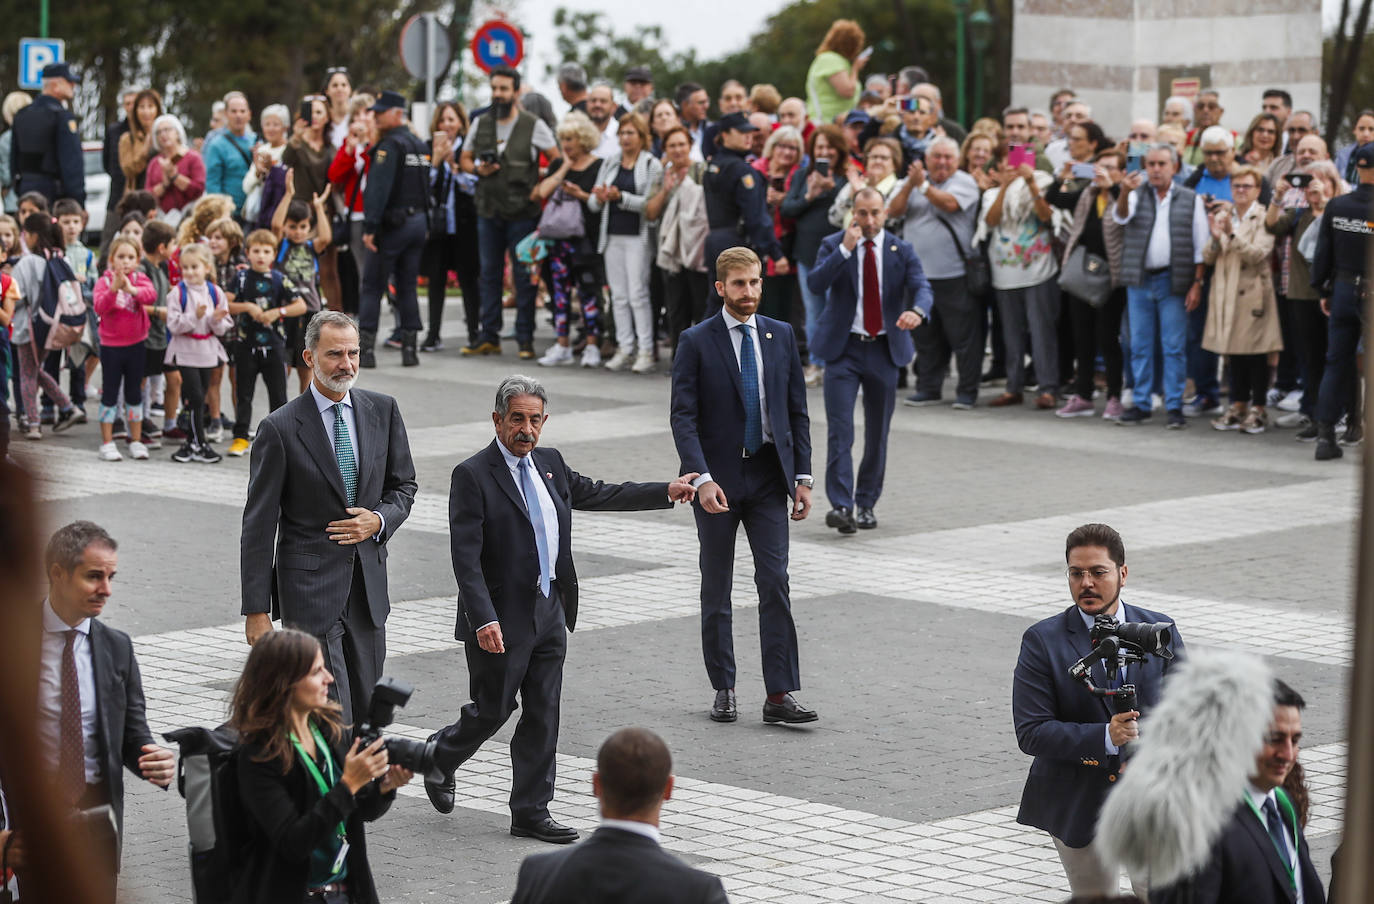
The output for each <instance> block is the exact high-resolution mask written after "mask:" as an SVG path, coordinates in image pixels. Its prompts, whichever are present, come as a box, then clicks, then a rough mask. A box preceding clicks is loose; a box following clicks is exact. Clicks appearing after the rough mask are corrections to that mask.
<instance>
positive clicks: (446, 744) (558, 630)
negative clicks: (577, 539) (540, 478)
mask: <svg viewBox="0 0 1374 904" xmlns="http://www.w3.org/2000/svg"><path fill="white" fill-rule="evenodd" d="M535 596H537V597H539V599H538V600H537V601H536V603H535V613H534V633H533V634H532V635H531V636H530V637H529V638H527V639H525V640H522V641H521V642H519V643H511V642H510V641H509V640H507V641H506V652H504V653H488V652H487V651H486V650H483V649H482V648H481V647H480V646H478V644H477V641H476V640H475V639H469V640H468V641H467V642H466V643H464V644H463V654H464V656H465V657H466V658H467V662H468V693H469V694H470V695H471V697H472V702H470V703H468V704H466V705H465V706H463V708H462V710H461V712H460V713H459V716H458V721H457V722H455V723H453V724H452V725H449V726H448V727H446V728H442V729H440V730H439V732H438V733H437V734H436V735H435V741H436V749H435V763H436V764H437V765H438V767H439V768H440V769H442V770H443V771H444V773H445V774H448V773H451V772H453V771H454V770H455V769H457V768H458V767H459V766H461V765H463V763H465V762H467V760H468V758H469V757H471V756H472V755H473V754H474V753H476V752H477V749H478V748H479V747H481V746H482V744H484V743H485V742H486V740H487V739H488V738H490V737H491V736H492V735H494V734H496V732H497V731H499V730H500V729H501V726H502V725H505V724H506V720H507V719H509V718H510V717H511V713H513V712H515V710H516V708H517V707H516V702H515V698H516V695H517V694H518V695H519V696H520V705H521V706H523V707H524V712H523V713H521V715H520V721H519V722H517V723H516V726H515V734H514V735H513V736H512V737H511V739H510V758H511V773H512V777H511V790H510V812H511V818H512V819H513V820H515V821H517V822H531V821H535V820H539V819H543V818H544V817H546V816H548V815H549V801H551V800H553V786H554V779H555V777H556V763H555V759H554V753H555V751H556V750H557V748H558V713H559V702H560V698H561V697H562V695H563V660H564V658H565V657H566V656H567V652H568V630H567V622H566V620H565V619H564V614H563V597H562V594H561V593H559V590H558V584H557V582H555V583H553V584H552V585H551V586H550V589H549V595H548V596H547V597H545V596H543V595H542V594H540V593H539V591H538V590H537V589H536V590H535ZM473 627H474V628H478V627H481V626H480V625H473Z"/></svg>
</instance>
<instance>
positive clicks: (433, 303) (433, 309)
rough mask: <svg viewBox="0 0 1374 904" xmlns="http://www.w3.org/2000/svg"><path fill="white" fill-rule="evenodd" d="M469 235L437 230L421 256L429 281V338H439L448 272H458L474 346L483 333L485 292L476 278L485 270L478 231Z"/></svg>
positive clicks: (472, 230) (469, 332) (470, 335)
mask: <svg viewBox="0 0 1374 904" xmlns="http://www.w3.org/2000/svg"><path fill="white" fill-rule="evenodd" d="M469 233H470V234H468V235H464V234H463V233H461V232H455V233H434V234H431V235H430V237H429V238H428V240H426V242H425V251H424V254H423V255H421V257H420V259H421V262H422V268H421V269H422V270H423V271H424V274H425V276H426V278H427V279H428V280H429V335H428V337H427V338H428V339H429V340H434V339H438V338H439V327H440V326H441V325H442V324H443V322H444V301H445V298H446V296H447V292H448V271H450V270H452V271H453V272H454V273H456V274H458V288H459V290H460V291H461V292H462V293H463V318H464V319H465V320H466V321H467V327H468V345H472V346H475V345H476V344H477V340H478V338H479V337H480V335H481V333H482V295H481V290H480V289H478V287H477V277H478V275H479V274H480V273H481V271H482V263H481V258H480V256H479V255H478V253H477V230H476V227H475V226H474V227H473V228H472V229H470V230H469Z"/></svg>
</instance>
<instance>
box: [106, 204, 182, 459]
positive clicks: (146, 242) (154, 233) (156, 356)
mask: <svg viewBox="0 0 1374 904" xmlns="http://www.w3.org/2000/svg"><path fill="white" fill-rule="evenodd" d="M175 239H176V231H175V230H174V229H172V227H171V224H169V223H166V222H164V221H162V220H149V221H148V222H147V223H146V224H144V227H143V233H142V237H141V238H140V239H138V245H139V246H140V247H142V248H143V259H142V261H141V262H140V263H139V268H140V269H141V270H142V271H143V275H144V276H146V277H148V281H149V282H151V283H152V284H153V296H154V297H155V298H158V299H163V298H166V297H167V293H168V292H169V291H171V289H172V277H171V270H170V267H171V256H172V242H173V241H175ZM107 253H108V252H107ZM159 310H160V309H159V308H158V307H156V306H155V305H154V306H152V307H149V309H148V313H149V315H150V316H152V315H155V314H156V313H157V312H158V311H159ZM154 332H156V333H157V334H158V335H157V336H156V337H153V338H154V341H153V342H152V343H149V342H147V341H145V342H144V346H145V354H146V357H145V358H144V365H143V369H144V374H145V377H146V378H147V379H146V385H145V389H146V390H148V391H146V392H145V393H144V396H143V397H144V399H145V400H148V401H149V404H148V405H146V406H145V408H147V409H149V410H148V411H147V412H146V413H147V414H148V415H151V414H152V411H151V408H152V405H151V400H149V396H150V395H152V394H153V393H154V392H156V391H157V390H158V389H159V388H162V389H163V397H164V398H166V396H167V394H168V393H170V392H171V391H172V389H171V387H159V385H158V384H159V383H160V382H162V376H163V373H162V371H163V364H162V359H163V357H164V356H165V355H166V354H167V329H166V321H165V320H164V319H162V318H161V317H158V318H157V319H156V320H153V321H152V322H151V323H150V324H149V328H148V334H149V336H150V337H152V334H153V333H154ZM173 374H174V375H175V376H176V385H177V388H179V387H180V386H181V375H180V374H178V373H176V371H175V370H173ZM173 401H175V397H174V399H173ZM172 407H173V410H172V411H171V412H170V416H169V413H168V412H167V411H166V409H164V410H163V411H162V421H161V422H157V421H155V422H153V423H152V424H150V427H153V428H156V433H157V434H158V435H159V437H165V438H167V439H170V440H184V439H186V437H187V435H188V434H186V433H185V432H184V431H182V430H178V429H177V427H176V410H175V409H176V406H175V405H173V406H172ZM149 432H152V431H144V438H145V442H146V440H147V439H148V434H149ZM115 436H116V437H118V436H119V431H118V430H116V431H115ZM161 445H162V443H161V442H158V443H157V446H158V447H161ZM149 448H150V449H151V448H154V447H153V446H152V445H149Z"/></svg>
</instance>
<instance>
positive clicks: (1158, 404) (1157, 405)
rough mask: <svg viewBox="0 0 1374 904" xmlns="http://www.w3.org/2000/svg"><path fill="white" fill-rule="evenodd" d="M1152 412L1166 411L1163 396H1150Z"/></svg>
mask: <svg viewBox="0 0 1374 904" xmlns="http://www.w3.org/2000/svg"><path fill="white" fill-rule="evenodd" d="M1150 410H1152V411H1162V410H1164V396H1162V395H1151V396H1150Z"/></svg>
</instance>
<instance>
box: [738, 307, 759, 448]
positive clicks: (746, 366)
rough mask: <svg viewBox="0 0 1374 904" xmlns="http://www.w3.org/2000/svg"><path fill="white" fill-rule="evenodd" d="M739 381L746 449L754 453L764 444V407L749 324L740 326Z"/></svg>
mask: <svg viewBox="0 0 1374 904" xmlns="http://www.w3.org/2000/svg"><path fill="white" fill-rule="evenodd" d="M739 332H740V337H741V338H740V343H739V382H740V386H741V387H742V388H743V389H744V451H745V452H748V453H749V454H750V455H753V454H754V453H755V452H757V451H759V447H760V446H762V445H763V409H762V407H761V406H760V405H759V367H758V365H757V364H756V363H755V362H754V340H753V338H752V337H751V336H750V335H749V333H750V330H749V324H747V323H745V324H742V325H741V326H740V328H739Z"/></svg>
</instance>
